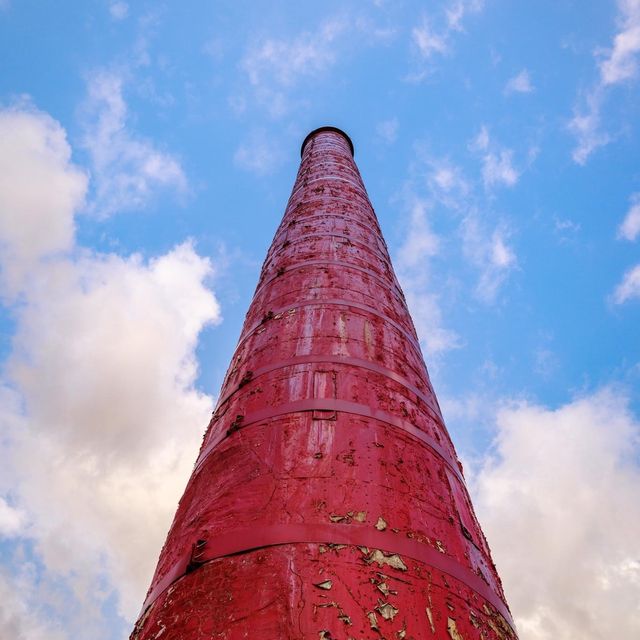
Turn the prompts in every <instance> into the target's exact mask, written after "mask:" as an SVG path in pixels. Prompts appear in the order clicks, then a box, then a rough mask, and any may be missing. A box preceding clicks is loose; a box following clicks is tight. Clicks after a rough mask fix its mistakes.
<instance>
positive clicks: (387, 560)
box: [366, 549, 407, 571]
mask: <svg viewBox="0 0 640 640" xmlns="http://www.w3.org/2000/svg"><path fill="white" fill-rule="evenodd" d="M366 562H367V564H372V563H373V562H377V563H378V566H379V567H382V566H384V565H385V564H386V565H389V566H390V567H392V568H393V569H398V570H399V571H407V565H406V564H405V563H404V562H403V561H402V558H401V557H400V556H399V555H398V554H397V553H391V554H389V555H386V554H385V553H383V552H382V551H380V549H374V550H373V551H372V552H371V553H370V554H369V557H368V558H367V560H366Z"/></svg>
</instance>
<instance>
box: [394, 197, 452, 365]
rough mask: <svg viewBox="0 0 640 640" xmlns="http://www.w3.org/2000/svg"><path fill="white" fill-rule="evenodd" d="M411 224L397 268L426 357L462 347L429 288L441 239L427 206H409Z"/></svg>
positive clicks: (417, 203) (421, 203)
mask: <svg viewBox="0 0 640 640" xmlns="http://www.w3.org/2000/svg"><path fill="white" fill-rule="evenodd" d="M409 211H410V222H409V228H408V229H407V234H406V236H405V240H404V243H403V244H402V245H401V246H400V248H399V250H398V252H397V257H396V265H397V270H398V278H399V279H400V282H401V284H402V289H403V291H404V293H405V297H406V299H407V305H408V306H409V310H410V312H411V317H412V318H413V322H414V324H415V327H416V331H417V332H418V337H419V338H420V342H421V343H422V345H423V346H424V349H425V352H426V353H427V356H429V357H433V356H436V355H438V354H440V353H442V352H444V351H448V350H450V349H455V348H456V347H458V346H460V340H459V337H458V335H457V334H456V333H455V332H454V331H452V330H450V329H447V328H445V327H444V324H443V319H442V312H441V309H440V301H439V298H438V295H437V294H436V293H435V292H434V290H433V287H430V286H429V285H430V268H429V261H430V259H431V258H433V257H434V256H435V255H437V253H438V251H439V248H440V239H439V237H438V236H437V235H436V234H435V233H434V232H433V231H432V230H431V228H430V227H429V222H428V220H427V212H428V205H427V203H426V202H425V201H423V200H420V199H419V198H412V199H411V201H410V203H409Z"/></svg>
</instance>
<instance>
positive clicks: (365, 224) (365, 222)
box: [273, 212, 386, 246]
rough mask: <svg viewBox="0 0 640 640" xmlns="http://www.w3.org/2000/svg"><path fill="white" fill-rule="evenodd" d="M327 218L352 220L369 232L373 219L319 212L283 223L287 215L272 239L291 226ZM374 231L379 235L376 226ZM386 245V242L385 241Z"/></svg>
mask: <svg viewBox="0 0 640 640" xmlns="http://www.w3.org/2000/svg"><path fill="white" fill-rule="evenodd" d="M327 218H339V219H340V220H347V221H348V222H352V223H353V224H357V225H359V226H361V227H364V228H365V229H366V230H367V231H369V232H371V224H372V223H373V220H367V219H366V218H354V217H353V216H347V215H345V214H344V213H329V212H326V213H321V214H320V215H313V216H307V217H306V218H295V217H294V218H293V219H292V220H290V221H288V222H287V224H284V223H285V222H286V221H287V216H286V215H285V217H284V218H283V219H282V224H281V225H280V227H278V229H277V231H276V233H275V235H274V236H273V240H274V241H275V239H276V238H277V237H278V236H279V235H280V234H281V233H282V232H283V231H289V230H290V228H291V227H296V226H298V225H305V224H307V223H308V222H309V221H310V220H326V219H327ZM375 231H376V233H377V234H378V235H379V232H380V230H379V229H378V228H376V230H375ZM380 240H382V241H383V242H384V239H383V238H382V236H380ZM385 246H386V243H385Z"/></svg>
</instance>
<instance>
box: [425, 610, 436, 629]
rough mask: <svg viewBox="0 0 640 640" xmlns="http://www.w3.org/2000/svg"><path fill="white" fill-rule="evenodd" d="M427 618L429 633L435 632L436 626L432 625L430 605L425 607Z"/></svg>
mask: <svg viewBox="0 0 640 640" xmlns="http://www.w3.org/2000/svg"><path fill="white" fill-rule="evenodd" d="M427 618H429V626H430V627H431V633H435V632H436V628H435V626H434V625H433V613H431V607H427Z"/></svg>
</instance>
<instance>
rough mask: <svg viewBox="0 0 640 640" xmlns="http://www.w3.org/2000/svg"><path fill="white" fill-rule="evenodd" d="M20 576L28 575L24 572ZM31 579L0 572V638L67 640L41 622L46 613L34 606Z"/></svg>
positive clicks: (39, 607)
mask: <svg viewBox="0 0 640 640" xmlns="http://www.w3.org/2000/svg"><path fill="white" fill-rule="evenodd" d="M21 573H23V574H24V573H28V567H27V568H26V572H25V570H24V569H23V571H22V572H21ZM33 592H34V586H33V578H32V577H30V576H28V575H26V576H25V575H21V576H19V577H18V579H17V580H16V577H15V576H7V575H5V573H4V572H2V571H0V602H2V606H0V637H1V638H11V640H66V638H65V634H64V633H63V632H62V631H61V630H60V629H56V628H52V625H51V624H48V623H46V622H45V621H44V618H45V615H46V614H45V613H44V612H43V611H42V610H41V606H38V604H37V602H34V600H35V598H32V597H31V596H32V594H33Z"/></svg>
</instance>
